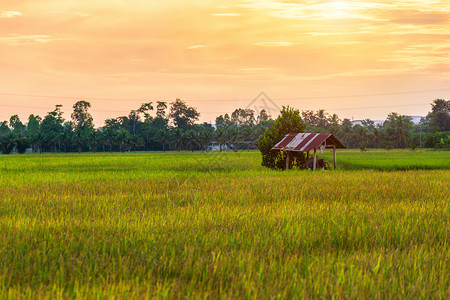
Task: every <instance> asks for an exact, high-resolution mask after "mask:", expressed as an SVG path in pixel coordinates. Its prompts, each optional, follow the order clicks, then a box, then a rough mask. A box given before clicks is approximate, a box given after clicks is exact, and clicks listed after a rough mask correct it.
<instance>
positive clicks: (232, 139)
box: [227, 126, 242, 152]
mask: <svg viewBox="0 0 450 300" xmlns="http://www.w3.org/2000/svg"><path fill="white" fill-rule="evenodd" d="M241 138H242V136H241V132H240V130H239V127H237V126H233V127H230V128H229V129H228V131H227V140H228V142H229V143H230V144H232V145H233V146H234V151H235V152H237V151H238V143H239V141H240V139H241Z"/></svg>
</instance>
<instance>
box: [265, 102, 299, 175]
mask: <svg viewBox="0 0 450 300" xmlns="http://www.w3.org/2000/svg"><path fill="white" fill-rule="evenodd" d="M304 129H305V124H304V123H303V120H302V118H301V116H300V111H299V110H298V109H294V108H291V107H289V106H288V107H285V106H283V109H282V110H281V113H280V115H279V116H278V118H276V120H275V122H274V124H273V126H272V127H270V128H267V129H266V131H265V132H264V135H262V136H260V137H259V140H258V143H257V146H258V148H259V150H260V151H261V154H262V165H263V166H265V167H268V168H272V169H284V168H285V166H286V155H285V154H284V153H283V152H281V151H274V150H271V149H272V147H273V146H275V145H276V144H277V143H278V142H280V141H281V140H282V139H283V138H284V137H285V135H286V134H289V133H293V132H295V133H300V132H304ZM291 157H292V159H291V164H297V165H299V166H301V165H303V164H304V163H305V156H304V154H303V153H302V152H294V153H292V156H291Z"/></svg>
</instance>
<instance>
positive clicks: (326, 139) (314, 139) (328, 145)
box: [272, 133, 346, 170]
mask: <svg viewBox="0 0 450 300" xmlns="http://www.w3.org/2000/svg"><path fill="white" fill-rule="evenodd" d="M318 149H320V150H322V149H333V161H334V169H335V170H336V168H337V163H336V149H346V147H345V146H344V145H343V144H342V143H341V142H340V141H339V140H338V139H337V138H336V137H334V136H333V135H332V134H329V133H289V134H287V135H286V136H285V137H284V138H283V139H282V140H281V141H280V142H279V143H277V144H276V145H275V146H273V147H272V150H280V151H286V152H287V159H286V169H289V164H290V154H291V152H306V159H307V160H309V159H310V155H309V152H310V151H314V155H313V158H312V164H313V167H312V169H313V170H315V169H316V168H317V150H318Z"/></svg>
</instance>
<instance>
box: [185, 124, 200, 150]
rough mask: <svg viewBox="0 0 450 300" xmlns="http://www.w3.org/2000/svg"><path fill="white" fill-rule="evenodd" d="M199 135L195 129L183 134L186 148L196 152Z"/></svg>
mask: <svg viewBox="0 0 450 300" xmlns="http://www.w3.org/2000/svg"><path fill="white" fill-rule="evenodd" d="M197 139H198V135H197V132H195V131H194V130H193V129H189V130H188V131H186V132H185V133H184V134H183V140H184V141H185V145H186V147H188V148H189V150H191V151H192V152H194V148H193V147H194V146H195V145H197Z"/></svg>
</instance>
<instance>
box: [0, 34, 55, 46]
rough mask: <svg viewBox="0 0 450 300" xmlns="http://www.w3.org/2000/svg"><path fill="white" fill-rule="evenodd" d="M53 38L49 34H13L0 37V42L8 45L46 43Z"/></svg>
mask: <svg viewBox="0 0 450 300" xmlns="http://www.w3.org/2000/svg"><path fill="white" fill-rule="evenodd" d="M54 40H58V39H53V38H51V37H50V36H49V35H14V36H9V37H0V42H2V41H3V42H6V44H8V45H12V46H15V45H28V44H37V43H41V44H43V43H48V42H51V41H54Z"/></svg>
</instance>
